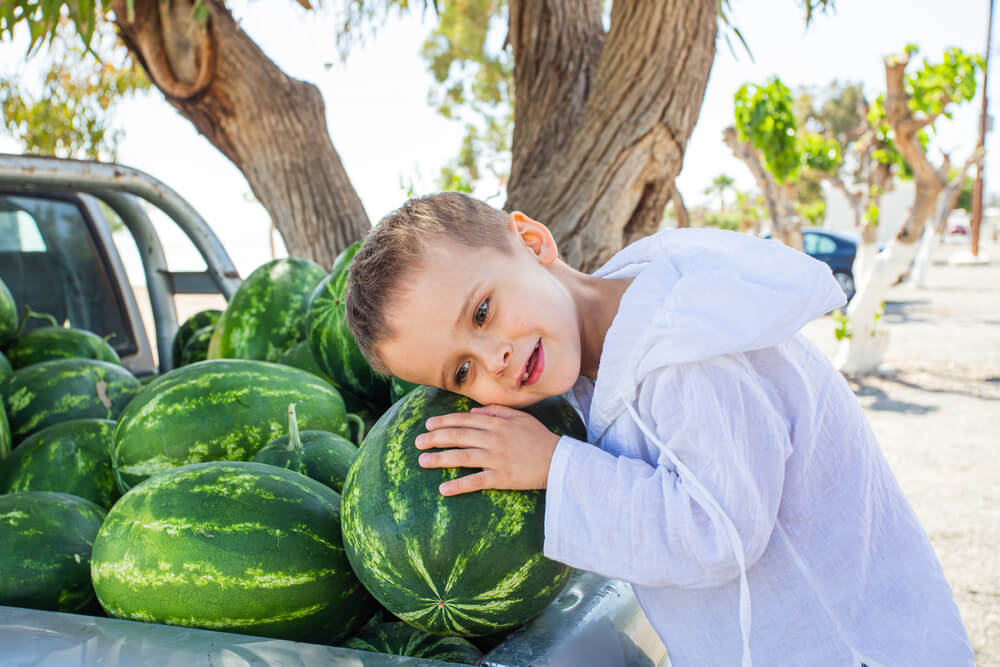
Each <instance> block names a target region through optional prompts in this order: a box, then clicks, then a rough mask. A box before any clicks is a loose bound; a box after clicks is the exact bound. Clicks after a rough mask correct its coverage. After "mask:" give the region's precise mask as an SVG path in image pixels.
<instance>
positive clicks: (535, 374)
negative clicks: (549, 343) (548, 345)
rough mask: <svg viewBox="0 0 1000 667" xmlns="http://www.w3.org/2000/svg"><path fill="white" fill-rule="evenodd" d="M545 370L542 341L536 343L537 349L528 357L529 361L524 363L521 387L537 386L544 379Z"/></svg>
mask: <svg viewBox="0 0 1000 667" xmlns="http://www.w3.org/2000/svg"><path fill="white" fill-rule="evenodd" d="M543 370H545V354H544V352H543V351H542V339H541V338H539V339H538V342H537V343H535V349H533V350H532V351H531V354H530V355H528V360H527V361H526V362H525V363H524V370H523V371H522V372H521V382H520V385H519V386H521V387H526V386H528V385H532V384H535V383H536V382H538V379H539V378H540V377H542V371H543Z"/></svg>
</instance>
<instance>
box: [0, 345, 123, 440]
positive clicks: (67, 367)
mask: <svg viewBox="0 0 1000 667" xmlns="http://www.w3.org/2000/svg"><path fill="white" fill-rule="evenodd" d="M138 392H139V381H138V380H136V379H135V377H134V376H133V375H132V374H131V373H129V372H128V371H127V370H125V369H124V368H122V367H121V366H119V365H118V364H112V363H110V362H107V361H97V360H96V359H59V360H56V361H43V362H41V363H38V364H32V365H31V366H25V367H24V368H22V369H20V370H17V371H14V374H13V375H11V376H10V377H9V378H7V381H6V382H5V383H4V385H3V387H2V390H0V393H2V394H3V398H4V403H5V405H6V408H7V416H8V417H9V418H10V430H11V434H12V435H13V438H14V442H15V443H17V442H20V441H21V440H22V439H24V438H25V437H27V436H29V435H31V434H32V433H34V432H35V431H38V430H41V429H43V428H45V427H46V426H51V425H52V424H58V423H59V422H64V421H69V420H70V419H88V418H95V419H117V418H118V415H119V414H120V413H121V411H122V409H123V408H124V407H125V405H126V404H127V403H128V402H129V401H130V400H132V397H133V396H135V395H136V394H137V393H138Z"/></svg>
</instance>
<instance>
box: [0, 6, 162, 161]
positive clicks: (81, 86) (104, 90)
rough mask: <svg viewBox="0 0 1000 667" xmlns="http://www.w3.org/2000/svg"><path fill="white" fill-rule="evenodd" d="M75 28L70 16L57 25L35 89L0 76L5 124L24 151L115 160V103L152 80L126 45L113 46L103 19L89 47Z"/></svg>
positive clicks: (118, 131) (117, 138)
mask: <svg viewBox="0 0 1000 667" xmlns="http://www.w3.org/2000/svg"><path fill="white" fill-rule="evenodd" d="M73 30H74V28H73V27H72V26H71V25H70V23H69V22H68V21H64V22H63V23H62V25H61V27H60V28H59V31H60V33H61V34H62V37H61V39H60V40H59V43H58V45H53V47H52V48H51V49H50V52H51V57H52V61H51V63H50V65H49V68H48V70H47V71H46V72H45V75H44V81H43V85H42V90H41V92H40V94H39V95H37V96H34V95H32V94H31V92H29V90H28V89H27V88H26V87H25V86H24V85H22V83H21V81H20V78H19V77H17V76H12V77H10V78H4V79H0V108H2V109H3V116H4V125H5V127H6V129H7V131H8V132H10V134H11V135H12V136H13V137H14V138H15V139H16V140H18V141H19V142H20V143H21V144H22V146H23V147H24V149H25V150H26V151H28V152H32V153H40V154H43V155H55V156H58V157H74V158H89V159H94V160H98V159H101V160H112V161H113V160H115V158H116V154H117V150H118V144H119V142H120V141H121V138H122V135H123V131H122V130H121V129H118V128H115V127H114V110H115V107H116V106H117V105H118V104H119V102H121V101H122V100H123V99H125V98H126V97H128V96H130V95H134V94H136V93H138V92H140V91H145V90H147V89H148V88H149V86H150V83H149V80H148V79H147V78H146V75H145V73H144V72H143V71H142V69H140V68H139V67H137V66H136V65H135V64H134V63H133V62H131V58H130V57H129V56H128V53H127V51H126V50H125V49H124V48H123V47H115V46H114V40H115V36H114V34H113V31H112V28H111V26H110V24H109V23H108V22H107V21H104V20H103V19H102V20H99V21H98V22H97V28H96V38H95V39H93V40H92V41H91V48H90V49H87V50H85V49H84V47H83V46H82V44H78V43H74V42H75V40H72V39H71V38H72V31H73ZM99 54H107V56H103V55H99ZM116 62H117V63H118V64H116Z"/></svg>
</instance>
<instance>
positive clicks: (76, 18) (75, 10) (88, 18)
mask: <svg viewBox="0 0 1000 667" xmlns="http://www.w3.org/2000/svg"><path fill="white" fill-rule="evenodd" d="M110 11H111V0H68V1H63V0H2V1H0V39H11V38H12V37H13V34H14V28H15V27H16V26H17V25H18V24H24V25H25V26H26V27H27V28H28V32H29V34H30V35H31V40H30V43H29V45H28V54H29V55H30V54H32V53H35V47H37V46H39V45H41V44H43V43H45V42H46V41H48V42H49V43H51V42H52V39H53V38H54V37H55V36H56V33H57V31H58V30H59V26H60V25H61V24H62V23H64V22H67V21H68V22H69V23H72V25H73V27H74V29H75V32H76V33H77V34H78V35H79V36H80V38H81V40H82V41H83V45H84V48H85V49H89V48H90V43H91V41H92V40H93V37H94V33H95V32H96V30H97V23H98V20H99V19H100V18H105V17H106V16H107V14H108V12H110Z"/></svg>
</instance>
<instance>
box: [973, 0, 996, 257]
mask: <svg viewBox="0 0 1000 667" xmlns="http://www.w3.org/2000/svg"><path fill="white" fill-rule="evenodd" d="M993 3H994V0H990V19H989V22H988V23H987V27H986V62H985V63H983V107H982V109H981V110H980V112H979V143H978V144H977V145H976V146H977V148H978V150H985V148H984V146H985V145H986V120H987V114H986V83H987V82H988V81H989V75H990V45H991V42H992V40H993ZM985 165H986V158H985V157H983V159H982V160H980V161H979V164H978V165H977V166H976V187H975V190H973V192H972V223H971V224H970V225H969V227H970V228H971V229H970V230H969V231H970V232H971V233H972V257H973V259H975V258H978V257H979V227H980V224H981V223H982V220H983V169H984V167H985Z"/></svg>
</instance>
